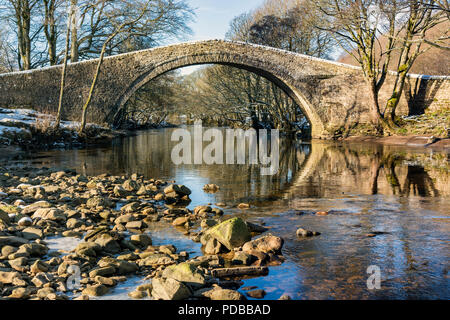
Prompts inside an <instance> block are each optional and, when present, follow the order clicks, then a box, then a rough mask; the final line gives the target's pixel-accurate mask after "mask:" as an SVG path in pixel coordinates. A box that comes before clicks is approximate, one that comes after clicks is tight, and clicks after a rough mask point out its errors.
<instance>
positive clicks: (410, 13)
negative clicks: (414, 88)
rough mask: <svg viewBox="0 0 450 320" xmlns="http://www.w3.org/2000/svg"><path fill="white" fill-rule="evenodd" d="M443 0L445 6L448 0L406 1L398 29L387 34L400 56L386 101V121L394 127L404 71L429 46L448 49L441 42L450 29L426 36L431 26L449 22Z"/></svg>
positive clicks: (405, 71) (403, 82)
mask: <svg viewBox="0 0 450 320" xmlns="http://www.w3.org/2000/svg"><path fill="white" fill-rule="evenodd" d="M444 2H445V3H446V4H445V6H446V7H447V8H448V2H447V1H444V0H442V1H440V2H438V1H435V0H428V1H427V0H425V1H424V0H409V1H407V6H405V9H404V10H405V11H406V12H401V13H403V15H404V16H406V19H405V22H404V23H403V24H402V25H401V26H399V28H398V30H399V32H397V33H396V34H395V35H390V36H391V37H393V39H392V41H395V43H396V46H397V50H398V51H399V59H398V65H397V73H396V76H395V82H394V87H393V89H392V95H391V97H390V99H389V100H388V101H387V103H386V108H385V111H384V114H385V116H386V118H387V121H388V122H389V123H391V125H393V126H396V125H397V124H396V115H395V112H396V109H397V106H398V104H399V101H400V97H401V95H402V93H403V88H404V86H405V81H406V78H407V74H408V72H409V71H410V70H411V67H412V66H413V65H414V62H415V61H416V59H417V57H419V55H421V54H423V53H425V52H427V51H428V50H429V49H430V48H431V47H432V46H434V47H438V48H440V49H445V48H450V47H444V46H443V45H442V44H443V43H446V42H447V43H449V41H448V40H449V39H450V36H449V32H450V31H449V30H448V29H446V30H444V31H443V32H442V33H441V34H440V35H439V36H438V37H437V38H435V39H429V38H428V37H427V34H428V33H429V31H430V30H431V29H433V28H434V27H436V26H437V25H439V24H441V23H444V22H448V11H446V10H445V9H442V8H445V6H444ZM445 41H446V42H445ZM424 44H428V46H424Z"/></svg>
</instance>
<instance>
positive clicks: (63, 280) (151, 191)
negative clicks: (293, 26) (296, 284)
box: [0, 167, 288, 300]
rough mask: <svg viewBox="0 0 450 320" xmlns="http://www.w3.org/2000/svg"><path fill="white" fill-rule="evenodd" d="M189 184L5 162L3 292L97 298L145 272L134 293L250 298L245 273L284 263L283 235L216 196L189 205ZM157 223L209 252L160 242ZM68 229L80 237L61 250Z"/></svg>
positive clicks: (0, 237) (253, 291)
mask: <svg viewBox="0 0 450 320" xmlns="http://www.w3.org/2000/svg"><path fill="white" fill-rule="evenodd" d="M191 192H192V191H191V190H190V189H189V188H188V187H187V186H184V185H178V184H175V183H173V182H167V181H161V180H156V179H144V177H142V176H139V175H137V174H132V175H130V176H112V175H108V174H102V175H98V176H92V177H87V176H83V175H80V174H78V173H77V172H74V171H71V170H58V169H50V168H39V169H37V168H25V167H21V168H19V167H3V168H0V247H1V253H0V300H1V299H34V300H35V299H47V300H62V299H64V300H66V299H89V298H92V297H98V296H104V295H106V294H108V293H109V292H111V291H113V289H114V288H115V287H117V286H120V284H121V283H124V282H125V281H127V280H129V279H134V278H136V277H138V278H140V279H145V280H144V282H143V283H142V284H141V285H139V286H138V287H137V288H136V289H135V290H133V291H131V292H129V293H128V295H129V297H131V298H133V299H143V298H146V299H156V300H157V299H163V300H181V299H212V300H243V299H246V297H245V296H244V295H243V294H242V293H241V292H239V291H237V290H238V289H239V288H240V287H241V286H242V284H243V282H242V281H240V280H241V279H242V278H246V277H252V276H264V275H267V274H268V272H269V269H268V267H269V266H275V265H279V264H281V263H283V261H284V258H283V256H282V252H281V250H282V247H283V244H284V241H283V239H282V238H280V237H278V236H276V235H272V234H268V233H267V230H268V229H267V228H266V227H264V226H261V225H256V224H253V223H250V222H247V221H244V220H243V219H241V218H239V217H232V216H230V215H228V214H227V212H224V209H221V208H220V206H218V205H216V206H213V205H211V204H205V205H201V206H197V207H195V208H194V210H192V211H191V210H189V209H187V208H186V206H187V205H188V204H189V203H190V198H189V196H190V195H191ZM193 192H204V191H201V190H199V191H193ZM220 205H222V204H220ZM241 207H245V205H244V204H242V206H241ZM243 210H245V209H243ZM154 224H161V225H164V226H167V225H170V227H171V228H174V229H175V230H177V232H180V234H182V235H183V236H185V237H187V238H189V239H191V240H192V241H195V242H199V243H201V245H202V254H201V255H198V256H193V257H191V256H190V254H189V252H187V251H180V250H178V249H177V247H176V246H175V245H173V244H171V243H166V244H163V245H154V244H153V243H152V234H151V232H149V231H148V230H147V228H148V226H150V225H154ZM62 239H67V240H68V241H69V242H71V240H70V239H73V240H75V241H72V242H74V243H75V245H76V247H75V248H73V249H71V250H54V249H53V247H54V242H55V241H56V242H58V241H59V242H60V241H61V240H62ZM241 291H246V292H247V295H248V296H249V297H253V298H263V297H264V295H265V292H264V290H263V289H261V288H241ZM282 298H283V299H286V298H288V297H285V296H284V297H282Z"/></svg>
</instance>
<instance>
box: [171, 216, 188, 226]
mask: <svg viewBox="0 0 450 320" xmlns="http://www.w3.org/2000/svg"><path fill="white" fill-rule="evenodd" d="M186 222H189V217H178V218H176V219H175V220H173V222H172V224H173V225H174V226H176V227H179V226H184V225H185V224H186Z"/></svg>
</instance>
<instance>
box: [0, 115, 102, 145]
mask: <svg viewBox="0 0 450 320" xmlns="http://www.w3.org/2000/svg"><path fill="white" fill-rule="evenodd" d="M55 119H56V118H55V116H53V115H50V114H45V113H40V112H37V111H35V110H31V109H7V108H0V144H6V145H10V144H14V143H21V142H23V141H27V140H30V139H31V138H32V132H33V129H35V128H38V127H45V126H50V125H52V124H53V123H54V121H55ZM79 126H80V123H79V122H77V121H61V124H60V129H62V130H63V131H66V132H67V133H69V134H70V135H71V136H72V138H73V140H76V139H77V137H78V134H77V129H78V128H79ZM88 126H90V127H93V128H97V129H100V130H102V131H103V130H105V131H107V130H108V128H105V127H102V126H99V125H96V124H91V123H90V124H88ZM55 144H58V142H55Z"/></svg>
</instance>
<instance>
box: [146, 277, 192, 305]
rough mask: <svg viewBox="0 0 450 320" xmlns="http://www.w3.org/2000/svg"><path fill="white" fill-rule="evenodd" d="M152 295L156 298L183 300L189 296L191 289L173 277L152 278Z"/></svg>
mask: <svg viewBox="0 0 450 320" xmlns="http://www.w3.org/2000/svg"><path fill="white" fill-rule="evenodd" d="M152 296H153V297H154V298H155V299H158V300H184V299H187V298H189V297H190V296H191V291H190V290H189V288H188V287H187V286H186V285H185V284H183V283H182V282H180V281H177V280H175V279H172V278H168V279H164V278H153V280H152Z"/></svg>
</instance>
